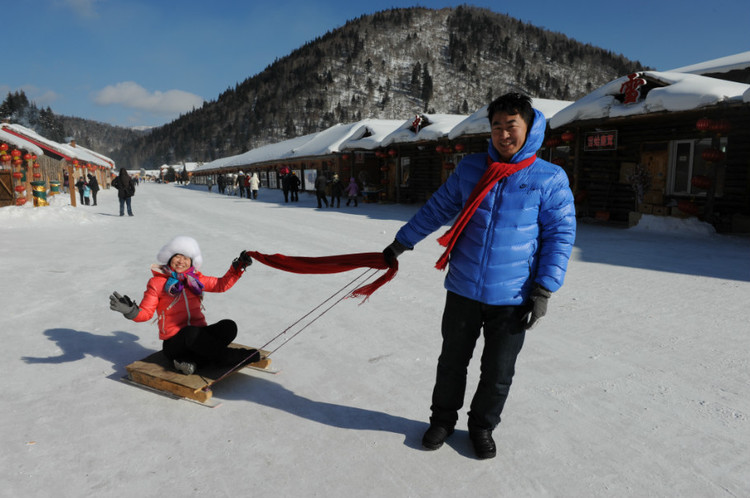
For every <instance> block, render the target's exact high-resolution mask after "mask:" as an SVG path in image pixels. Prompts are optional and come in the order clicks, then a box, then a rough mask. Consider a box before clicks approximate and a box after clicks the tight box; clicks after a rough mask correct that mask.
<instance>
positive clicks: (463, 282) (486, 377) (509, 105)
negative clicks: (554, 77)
mask: <svg viewBox="0 0 750 498" xmlns="http://www.w3.org/2000/svg"><path fill="white" fill-rule="evenodd" d="M487 114H488V118H489V120H490V124H491V141H490V144H489V150H488V152H487V154H471V155H468V156H466V157H465V158H464V159H463V160H462V161H461V162H460V163H459V165H458V167H457V168H456V170H455V172H454V173H453V174H452V175H451V176H450V177H449V178H448V180H447V181H446V182H445V183H444V184H443V185H442V186H441V187H440V189H438V190H437V192H435V193H434V194H433V195H432V197H431V198H430V200H429V201H428V202H427V203H426V204H425V205H424V207H422V208H421V209H420V210H419V211H418V212H417V213H416V214H415V215H414V216H413V217H412V219H411V220H409V222H408V223H406V224H405V225H404V226H403V227H401V229H400V230H399V231H398V233H397V234H396V238H395V240H394V242H393V243H392V244H391V245H389V246H388V247H387V248H386V249H385V250H384V251H383V254H384V256H385V258H386V260H387V261H389V262H393V261H394V260H395V259H396V258H397V257H398V256H399V255H400V254H401V253H402V252H403V251H404V250H410V249H413V248H414V246H415V245H416V244H417V243H418V242H419V241H421V240H422V239H424V238H425V237H426V236H427V235H429V234H431V233H432V232H434V231H435V230H438V229H439V228H441V227H442V226H443V225H444V224H445V223H447V222H449V221H450V220H451V219H453V218H454V217H455V216H456V215H458V214H459V212H461V213H462V214H463V213H464V212H465V210H466V208H465V207H464V206H465V205H467V204H472V203H471V202H469V203H467V201H469V200H470V199H476V197H475V196H476V194H472V192H473V191H474V189H475V186H477V185H478V184H483V181H484V180H485V178H486V176H483V175H485V171H489V169H490V166H489V165H490V164H491V163H511V164H493V167H495V166H498V167H499V166H503V167H513V168H521V169H520V170H517V171H516V170H511V173H510V174H509V176H505V177H504V178H501V179H500V180H499V181H497V180H495V181H497V183H490V184H489V185H493V186H492V187H491V188H490V187H489V186H488V187H487V189H489V190H488V191H487V193H486V195H484V197H483V198H482V197H481V195H480V196H479V199H480V200H481V203H480V204H479V205H478V207H477V208H475V209H476V210H475V211H473V213H472V212H471V211H470V212H469V215H470V218H466V219H467V220H468V221H467V222H466V224H465V226H464V228H463V229H462V230H461V231H460V232H459V233H460V235H458V236H457V239H455V245H453V247H452V249H451V248H450V246H449V248H448V250H449V251H450V253H449V254H450V256H449V257H450V259H449V265H448V273H447V275H446V278H445V288H446V289H447V291H448V292H447V297H446V303H445V308H444V312H443V319H442V336H443V345H442V351H441V353H440V357H439V359H438V366H437V378H436V382H435V388H434V390H433V395H432V406H431V410H432V416H431V417H430V427H429V428H428V429H427V431H426V432H425V434H424V437H423V439H422V445H423V446H424V447H425V448H426V449H430V450H436V449H438V448H440V447H441V446H442V445H443V442H444V441H445V439H446V438H447V437H448V436H450V435H451V434H452V433H453V431H454V427H455V425H456V421H457V419H458V410H460V409H461V407H462V406H463V401H464V394H465V391H466V373H467V368H468V365H469V361H470V359H471V357H472V354H473V350H474V347H475V344H476V340H477V339H478V337H479V334H480V331H483V333H484V341H485V345H484V351H483V352H482V357H481V374H480V379H479V385H478V386H477V390H476V392H475V394H474V398H473V400H472V402H471V407H470V411H469V420H468V427H469V437H470V439H471V441H472V444H473V447H474V450H475V453H476V455H477V457H479V458H493V457H494V456H495V454H496V448H495V442H494V440H493V438H492V431H493V430H494V429H495V427H496V426H497V425H498V424H499V423H500V413H501V412H502V409H503V406H504V404H505V400H506V398H507V397H508V392H509V390H510V385H511V381H512V380H513V374H514V373H515V363H516V358H517V356H518V353H519V352H520V351H521V347H522V346H523V341H524V337H525V332H526V330H527V329H529V328H531V326H533V325H534V324H535V323H536V322H537V320H539V319H540V318H541V317H542V316H544V314H545V313H546V309H547V299H548V298H549V297H550V295H551V293H552V292H555V291H556V290H558V289H559V288H560V286H562V284H563V279H564V277H565V271H566V268H567V264H568V259H569V258H570V254H571V251H572V248H573V242H574V240H575V232H576V221H575V208H574V204H573V195H572V193H571V191H570V187H569V185H568V179H567V176H566V174H565V172H564V171H563V170H562V169H561V168H559V167H558V166H555V165H553V164H550V163H548V162H546V161H544V160H542V159H539V158H537V157H536V152H537V150H538V149H539V147H540V146H541V145H542V141H543V140H544V130H545V124H546V123H545V118H544V115H543V114H542V113H541V112H539V111H538V110H535V109H534V108H532V106H531V100H530V99H529V98H528V97H526V96H523V95H519V94H507V95H504V96H502V97H500V98H498V99H496V100H495V101H493V102H492V103H491V104H490V105H489V107H488V112H487ZM488 156H489V157H488ZM524 160H525V161H524ZM506 174H507V173H506ZM462 209H464V211H462ZM461 218H462V216H461V215H459V219H461ZM441 243H442V242H441ZM446 253H447V251H446Z"/></svg>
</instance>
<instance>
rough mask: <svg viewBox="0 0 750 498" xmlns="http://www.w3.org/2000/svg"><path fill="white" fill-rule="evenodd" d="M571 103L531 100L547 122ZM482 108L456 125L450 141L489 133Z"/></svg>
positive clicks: (483, 108)
mask: <svg viewBox="0 0 750 498" xmlns="http://www.w3.org/2000/svg"><path fill="white" fill-rule="evenodd" d="M572 103H573V102H572V101H570V100H550V99H531V104H532V105H533V106H534V108H535V109H538V110H539V111H541V113H542V114H544V117H545V118H547V121H548V122H549V120H550V118H551V117H552V116H554V115H555V114H557V113H558V112H559V111H560V110H561V109H565V108H566V107H568V106H569V105H571V104H572ZM488 107H489V106H484V107H482V108H481V109H479V110H478V111H476V112H475V113H474V114H472V115H471V116H469V117H468V118H466V119H464V120H463V121H461V122H460V123H458V124H457V125H456V126H455V127H454V128H453V129H452V130H451V131H450V133H449V134H448V138H450V139H451V140H453V139H455V138H458V137H460V136H464V135H481V134H483V133H489V132H490V120H489V119H488V117H487V108H488Z"/></svg>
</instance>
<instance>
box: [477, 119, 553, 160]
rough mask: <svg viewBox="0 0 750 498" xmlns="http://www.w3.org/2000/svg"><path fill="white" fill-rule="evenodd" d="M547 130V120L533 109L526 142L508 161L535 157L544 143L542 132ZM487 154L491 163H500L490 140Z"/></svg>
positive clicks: (497, 153)
mask: <svg viewBox="0 0 750 498" xmlns="http://www.w3.org/2000/svg"><path fill="white" fill-rule="evenodd" d="M546 128H547V118H545V117H544V114H542V112H541V111H539V110H538V109H534V122H533V123H531V128H530V129H529V133H528V135H527V137H526V142H524V144H523V147H521V150H519V151H518V152H516V153H515V155H514V156H513V157H512V158H511V159H510V162H511V163H518V162H521V161H523V160H524V159H528V158H529V157H531V156H533V155H536V151H538V150H539V149H540V148H541V147H542V143H543V142H544V131H545V129H546ZM487 152H488V153H489V154H490V157H491V158H492V160H493V161H500V160H501V159H500V153H499V152H498V151H497V149H495V146H494V145H492V140H490V144H489V146H488V150H487Z"/></svg>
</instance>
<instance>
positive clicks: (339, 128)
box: [198, 119, 400, 170]
mask: <svg viewBox="0 0 750 498" xmlns="http://www.w3.org/2000/svg"><path fill="white" fill-rule="evenodd" d="M389 123H391V125H392V126H393V127H395V126H396V124H397V123H400V122H399V121H392V122H389V121H387V120H378V119H365V120H363V121H358V122H356V123H350V124H336V125H334V126H332V127H330V128H327V129H325V130H323V131H321V132H318V133H311V134H309V135H303V136H301V137H296V138H292V139H289V140H284V141H282V142H278V143H274V144H268V145H264V146H262V147H258V148H257V149H253V150H249V151H247V152H245V153H243V154H239V155H236V156H230V157H222V158H220V159H216V160H214V161H211V162H208V163H205V164H204V165H203V166H201V167H199V168H198V170H205V169H217V168H229V167H236V166H244V165H248V164H258V163H263V162H267V161H274V160H277V159H294V158H303V157H316V156H325V155H329V154H334V153H336V152H340V151H342V150H344V148H343V144H345V143H346V144H350V143H353V141H356V140H364V137H365V136H367V135H370V136H379V135H382V134H384V130H386V129H387V130H388V131H390V130H392V128H389V127H388V124H389ZM377 146H378V145H377V144H376V145H374V146H373V148H375V147H377Z"/></svg>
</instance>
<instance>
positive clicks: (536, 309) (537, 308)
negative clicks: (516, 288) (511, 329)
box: [521, 284, 552, 330]
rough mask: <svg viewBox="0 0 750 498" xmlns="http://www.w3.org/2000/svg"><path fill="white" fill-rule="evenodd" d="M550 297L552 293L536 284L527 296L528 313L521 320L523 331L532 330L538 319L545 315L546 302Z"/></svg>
mask: <svg viewBox="0 0 750 498" xmlns="http://www.w3.org/2000/svg"><path fill="white" fill-rule="evenodd" d="M550 296H552V293H551V292H550V291H548V290H547V289H545V288H544V287H542V286H541V285H538V284H537V285H536V286H535V287H534V289H533V290H532V291H531V295H530V296H529V301H531V302H530V303H529V304H528V305H527V306H528V311H526V313H524V315H523V318H521V323H522V324H523V328H524V330H529V329H530V328H532V327H533V326H534V325H536V322H538V321H539V319H541V318H542V317H543V316H544V315H546V314H547V300H548V299H549V298H550Z"/></svg>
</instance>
